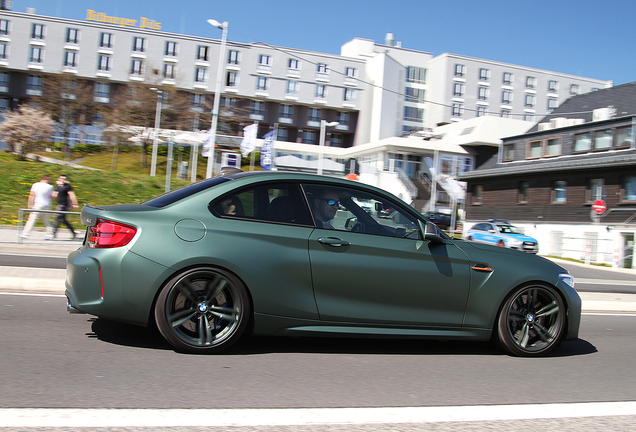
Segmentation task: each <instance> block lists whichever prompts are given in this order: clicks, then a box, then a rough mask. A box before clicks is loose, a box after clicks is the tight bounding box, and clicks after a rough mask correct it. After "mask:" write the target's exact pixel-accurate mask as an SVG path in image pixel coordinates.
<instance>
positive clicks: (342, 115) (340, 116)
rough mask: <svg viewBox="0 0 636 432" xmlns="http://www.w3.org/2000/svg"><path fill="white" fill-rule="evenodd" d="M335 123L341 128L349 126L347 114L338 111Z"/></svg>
mask: <svg viewBox="0 0 636 432" xmlns="http://www.w3.org/2000/svg"><path fill="white" fill-rule="evenodd" d="M336 121H337V122H338V123H340V124H341V125H343V126H347V125H348V124H349V113H348V112H346V111H339V112H338V115H337V117H336Z"/></svg>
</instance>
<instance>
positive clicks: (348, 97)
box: [344, 89, 356, 102]
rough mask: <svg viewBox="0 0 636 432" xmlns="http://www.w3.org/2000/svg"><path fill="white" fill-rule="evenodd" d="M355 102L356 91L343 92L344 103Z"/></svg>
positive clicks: (346, 90)
mask: <svg viewBox="0 0 636 432" xmlns="http://www.w3.org/2000/svg"><path fill="white" fill-rule="evenodd" d="M354 100H356V91H355V90H354V89H345V90H344V101H345V102H353V101H354Z"/></svg>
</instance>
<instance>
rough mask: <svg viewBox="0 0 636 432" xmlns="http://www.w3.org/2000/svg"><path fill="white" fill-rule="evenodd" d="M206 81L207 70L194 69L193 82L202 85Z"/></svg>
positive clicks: (202, 68)
mask: <svg viewBox="0 0 636 432" xmlns="http://www.w3.org/2000/svg"><path fill="white" fill-rule="evenodd" d="M207 79H208V69H207V68H204V67H198V68H196V69H195V75H194V81H195V82H198V83H204V82H206V81H207Z"/></svg>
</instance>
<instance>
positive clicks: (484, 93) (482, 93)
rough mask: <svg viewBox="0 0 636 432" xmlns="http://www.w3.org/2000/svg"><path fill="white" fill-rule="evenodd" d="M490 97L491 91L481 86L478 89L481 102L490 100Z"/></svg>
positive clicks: (478, 97)
mask: <svg viewBox="0 0 636 432" xmlns="http://www.w3.org/2000/svg"><path fill="white" fill-rule="evenodd" d="M489 96H490V89H489V88H488V87H485V86H479V88H478V89H477V99H479V100H488V97H489Z"/></svg>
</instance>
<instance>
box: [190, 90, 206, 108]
mask: <svg viewBox="0 0 636 432" xmlns="http://www.w3.org/2000/svg"><path fill="white" fill-rule="evenodd" d="M190 104H191V105H192V106H193V107H197V108H203V106H204V105H205V95H204V94H199V93H192V94H190Z"/></svg>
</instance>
